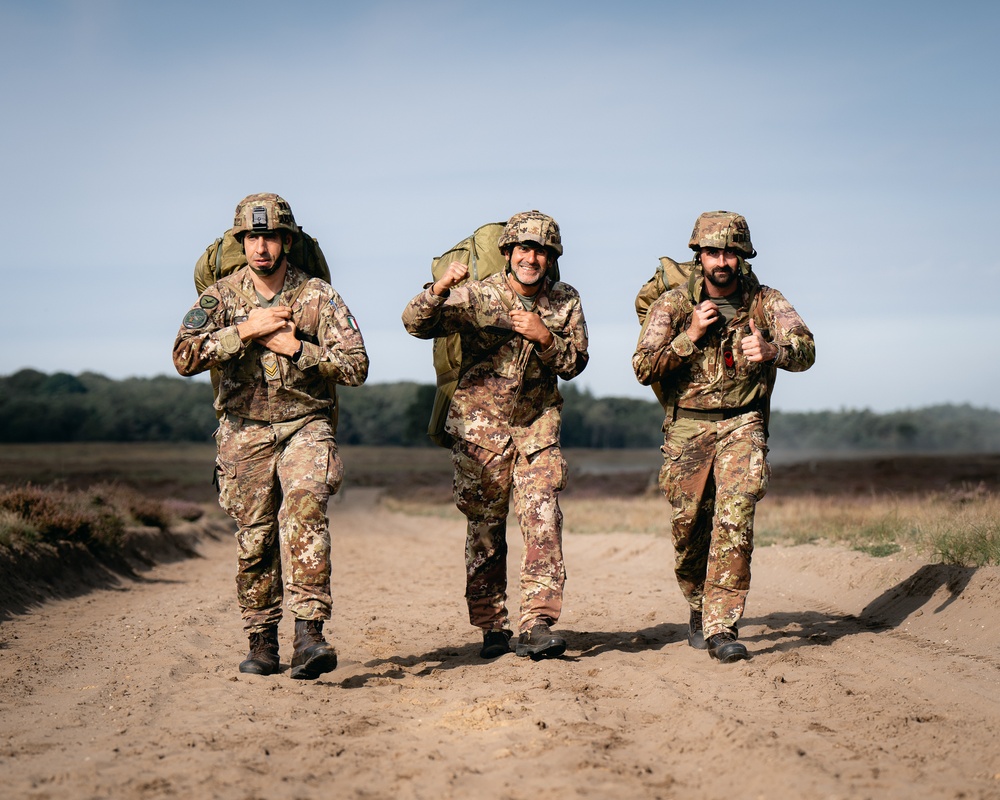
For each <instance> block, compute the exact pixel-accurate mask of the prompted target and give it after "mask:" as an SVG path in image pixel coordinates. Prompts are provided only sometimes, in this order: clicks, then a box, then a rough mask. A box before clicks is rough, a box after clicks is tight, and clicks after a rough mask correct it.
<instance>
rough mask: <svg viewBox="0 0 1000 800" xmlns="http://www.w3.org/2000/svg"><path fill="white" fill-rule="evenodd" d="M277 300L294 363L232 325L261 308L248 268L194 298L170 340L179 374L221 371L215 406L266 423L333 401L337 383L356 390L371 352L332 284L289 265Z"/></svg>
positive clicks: (291, 417) (324, 406)
mask: <svg viewBox="0 0 1000 800" xmlns="http://www.w3.org/2000/svg"><path fill="white" fill-rule="evenodd" d="M278 302H279V303H281V304H282V305H289V304H291V308H292V320H293V321H294V322H295V327H296V335H297V336H298V338H299V339H301V340H302V353H301V355H300V356H299V360H298V362H294V361H292V360H291V359H290V358H288V357H287V356H282V355H278V354H277V353H273V352H271V351H270V350H268V349H267V348H266V347H264V345H262V344H259V343H258V342H255V341H252V340H251V341H247V342H242V341H241V340H240V336H239V333H238V332H237V330H236V326H237V325H238V324H239V323H240V322H242V321H244V320H245V319H246V318H247V315H248V314H249V313H250V310H251V309H253V308H256V307H257V306H259V302H258V300H257V295H256V292H255V291H254V284H253V279H252V278H251V275H250V268H249V267H243V268H242V269H240V270H237V271H236V272H234V273H232V274H231V275H227V276H226V277H225V278H222V280H220V281H219V282H218V283H215V284H213V285H212V286H209V287H208V288H207V289H206V290H205V291H204V292H203V293H202V294H201V296H200V297H199V298H198V302H196V303H195V304H194V306H193V307H192V308H191V310H190V311H188V313H187V314H186V315H185V317H184V322H183V324H182V325H181V329H180V331H178V333H177V338H176V339H175V340H174V366H175V367H176V368H177V371H178V372H179V373H180V374H181V375H197V374H198V373H199V372H204V371H205V370H207V369H210V368H215V369H216V370H217V371H218V382H217V390H216V397H215V408H216V410H217V411H219V412H220V413H229V414H235V415H236V416H238V417H244V418H246V419H254V420H260V421H263V422H287V421H289V420H294V419H298V418H299V417H302V416H305V415H306V414H311V413H314V412H317V411H323V410H329V409H330V408H331V407H333V406H334V405H335V403H336V394H335V393H336V384H343V385H345V386H360V385H361V384H362V383H364V382H365V379H366V378H367V377H368V354H367V352H365V343H364V341H363V340H362V338H361V333H360V331H359V330H358V325H357V323H356V322H355V321H354V317H353V316H351V312H350V311H349V310H348V308H347V306H346V305H345V304H344V301H343V300H342V299H341V297H340V295H339V294H337V292H336V291H335V290H334V288H333V287H332V286H330V284H328V283H326V282H325V281H322V280H320V279H319V278H310V277H309V276H308V275H306V273H304V272H303V271H302V270H300V269H297V268H296V267H293V266H292V265H291V264H289V266H288V273H287V274H286V276H285V285H284V287H283V288H282V291H281V294H280V296H279V299H278Z"/></svg>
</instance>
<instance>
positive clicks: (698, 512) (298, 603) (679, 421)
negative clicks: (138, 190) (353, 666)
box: [173, 194, 815, 679]
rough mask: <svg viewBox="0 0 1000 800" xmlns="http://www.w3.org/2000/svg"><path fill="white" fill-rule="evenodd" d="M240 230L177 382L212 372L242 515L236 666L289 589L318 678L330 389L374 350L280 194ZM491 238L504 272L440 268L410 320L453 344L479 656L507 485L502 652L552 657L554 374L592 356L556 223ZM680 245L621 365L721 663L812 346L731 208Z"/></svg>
mask: <svg viewBox="0 0 1000 800" xmlns="http://www.w3.org/2000/svg"><path fill="white" fill-rule="evenodd" d="M232 233H233V235H234V236H235V237H236V238H237V240H239V241H241V243H242V246H243V249H244V253H245V256H246V260H247V265H246V266H245V267H243V268H241V269H239V270H237V271H235V272H233V273H231V274H230V275H228V276H226V277H224V278H222V279H221V280H219V281H218V282H217V283H215V284H213V285H212V286H210V287H208V288H207V289H206V290H205V291H204V292H202V294H201V296H200V297H199V298H198V301H197V302H196V303H195V305H194V307H193V308H192V309H191V310H189V311H188V312H187V314H186V315H185V317H184V320H183V323H182V326H181V328H180V331H179V332H178V334H177V337H176V340H175V342H174V350H173V358H174V364H175V366H176V368H177V370H178V372H179V373H180V374H182V375H194V374H197V373H199V372H203V371H205V370H208V369H212V370H213V373H214V375H215V376H216V380H215V383H216V399H215V406H216V410H217V412H218V414H219V418H220V419H219V428H218V430H217V431H216V433H215V438H216V442H217V445H218V458H217V463H216V471H217V475H218V479H219V488H220V503H221V505H222V506H223V508H224V509H225V510H226V511H227V513H228V514H229V515H230V516H231V517H232V518H233V519H234V521H235V522H236V523H237V526H238V531H237V534H236V538H237V551H238V568H237V578H236V584H237V597H238V602H239V606H240V610H241V613H242V616H243V622H244V629H245V630H246V632H247V634H248V637H249V640H250V652H249V654H248V656H247V658H246V659H245V660H244V661H243V662H242V663H241V664H240V667H239V668H240V671H241V672H247V673H255V674H262V675H269V674H273V673H275V672H277V671H278V670H279V668H280V659H279V645H278V622H279V620H280V619H281V615H282V603H283V601H285V602H286V603H287V607H288V610H289V612H290V613H291V614H292V615H293V616H294V618H295V633H294V642H293V653H292V658H291V665H290V667H291V677H292V678H297V679H313V678H316V677H318V676H319V675H322V674H324V673H326V672H329V671H331V670H333V669H334V668H335V667H336V663H337V657H336V652H335V650H334V648H333V647H332V646H331V645H330V644H329V643H328V642H327V641H326V639H325V638H324V635H323V622H324V621H325V620H327V619H330V616H331V605H332V603H331V597H330V532H329V523H328V519H327V516H326V514H327V504H328V501H329V498H330V496H331V495H332V494H333V493H335V492H336V491H337V489H338V488H339V486H340V484H341V481H342V478H343V466H342V464H341V461H340V458H339V456H338V453H337V445H336V440H335V438H334V433H335V432H334V429H333V423H332V420H331V414H330V411H331V408H332V407H333V406H334V405H335V388H334V387H335V386H336V385H337V384H341V385H347V386H358V385H360V384H362V383H364V381H365V379H366V377H367V374H368V356H367V353H366V352H365V347H364V342H363V340H362V337H361V333H360V331H359V329H358V325H357V323H356V321H355V320H354V317H353V316H352V315H351V313H350V311H349V310H348V308H347V306H346V304H345V303H344V301H343V300H342V298H341V297H340V295H339V294H338V293H337V292H336V291H335V290H334V289H333V288H332V287H331V286H330V285H329V284H328V283H326V282H325V281H323V280H320V279H318V278H313V277H310V276H309V275H307V274H306V273H305V272H304V271H302V270H301V269H300V268H299V267H298V266H296V265H294V264H291V263H290V262H289V260H288V258H287V253H288V252H289V250H290V248H291V245H292V243H293V241H294V239H295V237H297V236H300V235H301V233H300V229H299V227H298V226H297V225H296V223H295V220H294V217H293V216H292V212H291V208H290V207H289V206H288V203H286V202H285V201H284V200H283V199H282V198H280V197H278V196H277V195H274V194H257V195H250V196H249V197H247V198H245V199H244V200H243V201H241V202H240V204H239V205H238V206H237V208H236V216H235V220H234V225H233V229H232ZM497 246H498V247H499V249H500V251H501V253H502V254H503V256H504V258H505V260H506V269H505V270H504V271H502V272H497V273H495V274H493V275H491V276H489V277H487V278H485V279H483V280H480V281H477V280H469V279H468V278H469V273H468V267H467V266H466V265H464V264H462V263H460V262H453V263H452V264H450V265H449V266H448V267H447V269H446V270H445V272H444V274H443V275H442V277H441V278H440V279H438V280H436V281H434V282H433V283H429V284H427V285H426V286H425V287H424V289H423V290H422V291H421V292H420V293H419V294H417V296H416V297H414V298H413V299H412V300H411V301H410V302H409V303H408V304H407V306H406V308H405V309H404V311H403V324H404V326H405V328H406V330H407V331H408V332H409V333H410V334H411V335H413V336H416V337H418V338H422V339H429V338H435V337H441V336H447V335H451V334H456V333H457V334H458V335H459V336H460V337H461V349H462V367H461V370H460V379H459V382H458V385H457V388H456V390H455V394H454V397H453V399H452V402H451V407H450V409H449V412H448V418H447V422H446V426H445V429H446V431H447V433H448V434H450V436H451V437H452V438H453V440H454V445H453V447H452V462H453V466H454V473H455V478H454V494H455V502H456V504H457V506H458V508H459V509H460V510H461V511H462V513H463V514H464V515H465V516H466V518H467V537H466V600H467V603H468V608H469V619H470V622H471V623H472V625H474V626H475V627H477V628H479V629H480V630H481V631H482V635H483V643H482V648H481V650H480V655H481V656H482V657H483V658H484V659H492V658H497V657H499V656H501V655H503V654H505V653H508V652H510V651H511V639H512V638H513V630H512V627H511V623H510V621H509V619H508V611H507V574H506V572H507V566H506V564H507V539H506V523H507V516H508V512H509V508H510V502H511V498H512V497H513V501H514V509H515V513H516V514H517V517H518V521H519V523H520V527H521V531H522V533H523V536H524V548H523V555H522V559H521V569H520V618H519V620H518V625H517V632H518V633H519V635H518V637H517V639H516V641H515V643H514V648H513V649H514V652H515V653H516V654H517V655H519V656H528V657H531V658H532V659H542V658H552V657H557V656H560V655H562V654H563V653H564V652H565V650H566V640H565V639H564V638H563V637H562V636H560V635H559V634H557V633H555V632H553V630H552V626H553V625H555V623H556V622H557V621H558V619H559V616H560V613H561V609H562V597H563V587H564V583H565V579H566V571H565V567H564V563H563V555H562V522H563V518H562V512H561V511H560V508H559V493H560V492H561V491H562V489H563V488H564V487H565V485H566V477H567V467H566V462H565V460H564V459H563V456H562V452H561V449H560V411H561V407H562V398H561V396H560V394H559V390H558V379H559V378H562V379H563V380H569V379H571V378H574V377H576V376H577V375H579V374H580V373H581V372H582V371H583V369H584V368H585V367H586V365H587V361H588V354H587V326H586V322H585V320H584V315H583V309H582V307H581V304H580V296H579V294H578V293H577V291H576V290H575V289H574V288H573V287H572V286H570V285H568V284H566V283H564V282H562V281H558V280H553V279H552V277H551V276H552V274H553V273H554V272H556V265H557V261H558V259H559V257H560V256H561V255H562V253H563V246H562V239H561V236H560V231H559V226H558V225H557V224H556V222H555V220H553V219H552V218H551V217H549V216H547V215H545V214H542V213H540V212H538V211H528V212H523V213H519V214H515V215H514V216H513V217H511V218H510V220H509V221H508V222H507V224H506V226H505V227H504V230H503V233H502V234H501V236H500V238H499V241H498V244H497ZM690 247H691V249H692V250H693V251H694V254H695V256H694V260H693V261H692V262H689V263H688V264H687V265H686V272H687V280H686V281H682V282H681V285H678V286H677V287H676V288H672V289H671V288H669V285H667V284H664V285H661V286H660V288H661V289H664V291H662V293H660V294H659V296H653V297H649V298H648V300H649V305H648V308H644V309H643V311H644V312H645V317H644V324H643V327H642V332H641V334H640V337H639V342H638V345H637V347H636V350H635V353H634V355H633V357H632V364H633V368H634V370H635V374H636V377H637V378H638V379H639V381H640V382H641V383H643V384H647V385H650V384H651V385H654V386H655V387H657V389H658V395H659V396H661V398H663V402H664V408H665V410H666V419H665V421H664V427H663V429H664V434H665V436H664V445H663V448H662V450H663V454H664V462H663V467H662V469H661V470H660V477H659V481H660V487H661V489H662V491H663V493H664V494H665V495H666V497H667V499H668V500H669V501H670V505H671V509H672V534H673V543H674V549H675V564H674V570H675V575H676V577H677V581H678V583H679V585H680V588H681V591H682V592H683V594H684V597H685V599H686V600H687V603H688V605H689V607H690V618H689V627H688V642H689V644H690V645H691V646H692V647H695V648H698V649H707V650H708V652H709V655H711V656H712V657H713V658H716V659H718V660H720V661H721V662H723V663H728V662H732V661H738V660H741V659H744V658H746V657H747V650H746V648H745V647H744V645H743V644H742V643H740V642H739V641H738V632H737V623H738V622H739V620H740V618H741V617H742V615H743V610H744V606H745V602H746V595H747V591H748V589H749V585H750V559H751V554H752V550H753V517H754V509H755V505H756V502H757V501H758V500H759V499H760V498H761V497H763V495H764V493H765V492H766V490H767V483H768V475H769V468H768V465H767V458H766V456H767V432H766V422H765V418H766V411H767V402H768V396H769V392H770V389H771V385H772V384H773V375H774V369H775V368H782V369H786V370H791V371H800V370H804V369H807V368H809V367H810V366H811V365H812V363H813V361H814V359H815V345H814V343H813V337H812V334H811V333H810V331H809V329H808V328H807V327H806V326H805V324H804V323H803V322H802V320H801V319H800V317H799V316H798V314H797V313H796V312H795V310H794V309H793V308H792V306H791V305H790V304H789V303H788V302H787V300H785V298H784V297H783V296H782V295H781V293H780V292H778V291H777V290H775V289H771V288H769V287H767V286H762V285H761V284H760V283H759V282H758V281H757V279H756V276H755V275H754V273H753V270H752V269H751V267H750V265H749V263H748V260H749V259H751V258H753V257H754V256H755V255H756V252H755V251H754V249H753V246H752V244H751V240H750V231H749V228H748V226H747V223H746V220H745V219H744V218H743V217H742V216H740V215H738V214H732V213H729V212H710V213H706V214H702V215H701V216H700V217H699V218H698V220H697V222H696V223H695V227H694V231H693V233H692V236H691V240H690ZM556 274H557V273H556ZM283 564H284V566H283Z"/></svg>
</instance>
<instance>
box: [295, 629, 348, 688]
mask: <svg viewBox="0 0 1000 800" xmlns="http://www.w3.org/2000/svg"><path fill="white" fill-rule="evenodd" d="M294 647H295V650H294V651H293V653H292V677H293V678H295V679H296V680H304V681H311V680H313V679H314V678H318V677H319V676H320V675H322V674H323V673H324V672H332V671H333V670H335V669H336V668H337V653H336V651H335V650H334V649H333V647H332V646H330V645H329V644H327V641H326V639H324V638H323V620H321V619H297V620H295V641H294Z"/></svg>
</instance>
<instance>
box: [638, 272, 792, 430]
mask: <svg viewBox="0 0 1000 800" xmlns="http://www.w3.org/2000/svg"><path fill="white" fill-rule="evenodd" d="M697 265H698V262H697V261H682V262H678V261H674V260H673V259H672V258H670V257H668V256H661V257H660V263H659V264H658V265H657V267H656V272H655V273H654V274H653V277H652V278H650V279H649V280H648V281H646V282H645V283H644V284H643V285H642V288H641V289H639V293H638V294H637V295H636V296H635V313H636V316H637V317H638V318H639V324H640V325H642V330H643V331H645V330H646V319H647V314H648V313H649V307H650V306H651V305H653V303H654V302H655V301H656V298H658V297H659V296H660V295H661V294H663V293H664V292H668V291H670V290H671V289H676V288H677V287H678V286H687V295H688V299H689V300H691V302H692V303H693V302H694V281H695V278H696V277H697V272H695V269H694V268H695V267H696V266H697ZM747 269H750V265H749V264H747ZM750 306H751V308H750V316H751V317H753V319H754V322H755V324H756V325H757V329H758V330H766V329H767V328H768V327H769V326H768V325H767V323H766V321H765V320H764V304H763V301H762V298H761V293H760V291H759V290H758V291H756V292H754V294H753V297H752V298H751V300H750ZM640 336H641V334H640ZM764 369H765V370H766V380H767V396H766V397H765V399H764V400H763V402H762V404H761V413H762V414H763V416H764V430H765V431H766V430H767V425H768V422H769V420H770V416H771V392H772V391H773V390H774V381H775V378H776V377H777V373H778V370H777V369H776V368H775V367H774V365H770V364H769V365H766V366H765V367H764ZM650 388H652V390H653V394H655V395H656V399H657V400H659V401H660V405H661V406H663V410H664V412H665V413H666V415H667V416H668V417H670V418H671V419H673V418H674V416H675V414H676V412H677V388H676V387H675V386H674V385H673V382H672V381H670V380H669V379H664V380H662V381H654V382H653V384H652V386H651V387H650Z"/></svg>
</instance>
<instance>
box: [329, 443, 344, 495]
mask: <svg viewBox="0 0 1000 800" xmlns="http://www.w3.org/2000/svg"><path fill="white" fill-rule="evenodd" d="M343 483H344V462H343V461H341V460H340V454H339V453H338V452H337V443H336V442H330V456H329V460H328V461H327V464H326V484H327V486H329V487H330V494H336V493H337V492H338V491H340V487H341V486H342V485H343Z"/></svg>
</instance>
